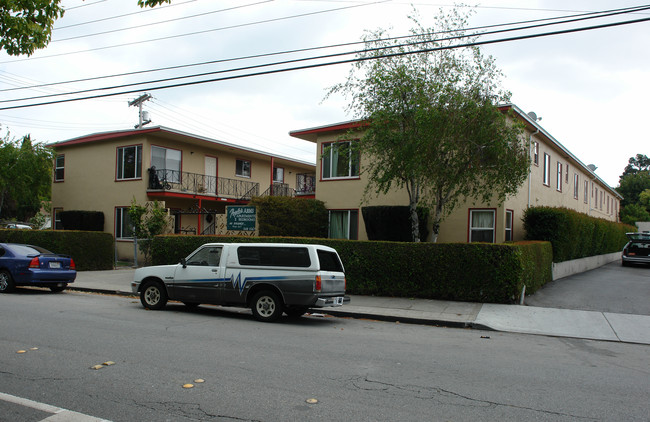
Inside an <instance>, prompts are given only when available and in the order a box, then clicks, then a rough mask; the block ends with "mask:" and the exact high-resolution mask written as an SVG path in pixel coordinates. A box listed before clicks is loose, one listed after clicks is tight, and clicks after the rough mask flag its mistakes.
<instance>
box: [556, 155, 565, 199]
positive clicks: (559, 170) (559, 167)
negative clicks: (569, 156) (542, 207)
mask: <svg viewBox="0 0 650 422" xmlns="http://www.w3.org/2000/svg"><path fill="white" fill-rule="evenodd" d="M562 177H563V173H562V163H561V162H559V161H558V162H557V183H556V185H555V190H556V191H558V192H562Z"/></svg>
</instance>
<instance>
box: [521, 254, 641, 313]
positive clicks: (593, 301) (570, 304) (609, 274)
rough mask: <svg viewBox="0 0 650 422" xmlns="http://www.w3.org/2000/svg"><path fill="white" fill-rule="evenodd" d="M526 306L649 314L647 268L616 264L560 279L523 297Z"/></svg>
mask: <svg viewBox="0 0 650 422" xmlns="http://www.w3.org/2000/svg"><path fill="white" fill-rule="evenodd" d="M526 304H527V305H530V306H540V307H544V308H560V309H577V310H583V311H600V312H612V313H618V314H634V315H650V266H648V265H646V266H633V267H623V266H621V263H620V262H619V261H616V262H612V263H610V264H607V265H605V266H602V267H600V268H596V269H595V270H591V271H587V272H584V273H580V274H576V275H573V276H570V277H565V278H561V279H559V280H556V281H553V282H551V283H549V284H547V285H545V286H544V287H543V288H542V289H540V290H538V291H537V292H535V294H533V295H531V296H527V297H526Z"/></svg>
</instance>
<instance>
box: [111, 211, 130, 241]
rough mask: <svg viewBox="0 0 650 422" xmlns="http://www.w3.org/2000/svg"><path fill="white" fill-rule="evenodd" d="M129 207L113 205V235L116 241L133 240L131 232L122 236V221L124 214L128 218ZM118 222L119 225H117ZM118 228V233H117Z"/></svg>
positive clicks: (123, 220)
mask: <svg viewBox="0 0 650 422" xmlns="http://www.w3.org/2000/svg"><path fill="white" fill-rule="evenodd" d="M130 208H131V207H115V220H114V221H115V222H114V235H115V240H117V241H133V239H134V237H133V233H130V234H129V235H128V236H124V234H125V233H124V222H125V216H127V218H128V213H129V209H130ZM118 222H119V227H118ZM118 229H119V233H118ZM131 230H133V229H131Z"/></svg>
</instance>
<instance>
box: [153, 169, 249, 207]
mask: <svg viewBox="0 0 650 422" xmlns="http://www.w3.org/2000/svg"><path fill="white" fill-rule="evenodd" d="M148 171H149V185H148V187H147V192H174V193H183V194H190V195H205V196H214V197H215V198H216V197H220V198H229V199H236V200H245V201H249V200H250V199H251V198H252V197H254V196H259V191H260V184H259V183H255V182H249V181H246V180H237V179H227V178H225V177H215V176H207V175H205V174H198V173H188V172H185V171H178V170H169V169H154V168H151V169H149V170H148Z"/></svg>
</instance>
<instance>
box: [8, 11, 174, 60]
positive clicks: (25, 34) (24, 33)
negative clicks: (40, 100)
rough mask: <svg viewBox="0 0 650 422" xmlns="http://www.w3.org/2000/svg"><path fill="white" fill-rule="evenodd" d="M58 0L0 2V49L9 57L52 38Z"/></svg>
mask: <svg viewBox="0 0 650 422" xmlns="http://www.w3.org/2000/svg"><path fill="white" fill-rule="evenodd" d="M163 3H171V0H138V6H140V7H154V6H157V5H160V4H163ZM64 13H65V10H64V9H63V7H61V0H9V1H6V0H5V1H3V2H2V4H0V49H4V50H5V51H6V52H7V54H9V55H11V56H18V55H20V54H27V55H28V56H29V55H32V54H33V53H34V51H36V50H38V49H41V48H45V47H46V46H47V45H48V44H49V42H50V40H51V38H52V26H53V25H54V22H55V21H56V20H57V19H59V18H61V17H63V14H64Z"/></svg>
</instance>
